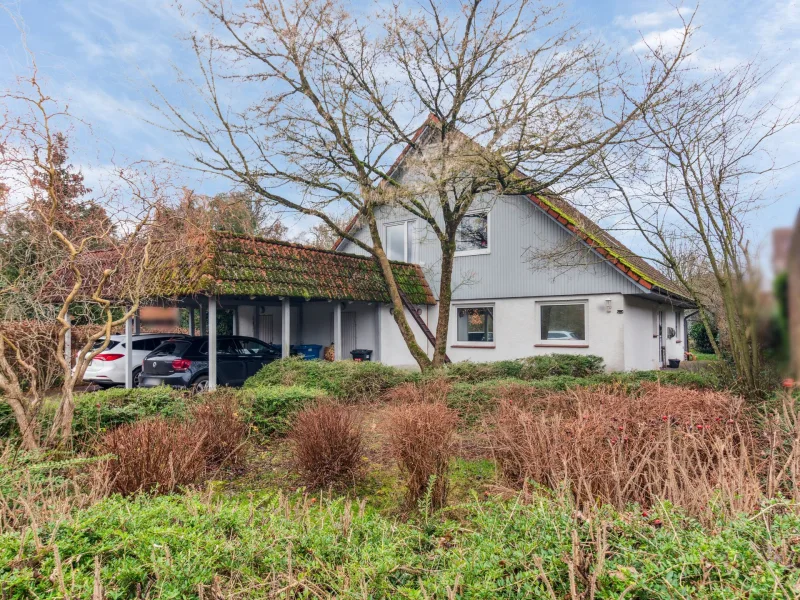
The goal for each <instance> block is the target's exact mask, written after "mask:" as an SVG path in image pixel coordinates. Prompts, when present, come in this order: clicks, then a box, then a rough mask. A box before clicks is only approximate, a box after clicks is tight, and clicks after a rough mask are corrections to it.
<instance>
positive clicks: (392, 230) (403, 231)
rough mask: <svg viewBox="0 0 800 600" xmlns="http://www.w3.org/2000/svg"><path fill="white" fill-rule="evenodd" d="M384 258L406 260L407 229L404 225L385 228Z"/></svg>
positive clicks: (398, 224)
mask: <svg viewBox="0 0 800 600" xmlns="http://www.w3.org/2000/svg"><path fill="white" fill-rule="evenodd" d="M386 256H387V257H389V260H402V261H406V260H408V227H407V226H406V224H405V223H397V224H396V225H387V226H386Z"/></svg>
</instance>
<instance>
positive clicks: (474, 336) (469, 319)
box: [456, 306, 494, 343]
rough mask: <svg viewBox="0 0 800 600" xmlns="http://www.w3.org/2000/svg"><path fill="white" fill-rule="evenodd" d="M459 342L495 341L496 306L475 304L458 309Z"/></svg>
mask: <svg viewBox="0 0 800 600" xmlns="http://www.w3.org/2000/svg"><path fill="white" fill-rule="evenodd" d="M456 314H457V319H458V335H457V340H458V341H459V342H477V343H481V342H483V343H486V342H494V308H493V307H491V306H475V307H469V308H459V309H458V311H457V313H456Z"/></svg>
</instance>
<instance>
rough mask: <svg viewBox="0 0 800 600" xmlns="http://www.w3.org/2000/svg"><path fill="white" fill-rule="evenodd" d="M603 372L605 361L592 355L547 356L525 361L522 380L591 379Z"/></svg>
mask: <svg viewBox="0 0 800 600" xmlns="http://www.w3.org/2000/svg"><path fill="white" fill-rule="evenodd" d="M602 372H603V359H602V358H600V357H599V356H594V355H592V354H589V355H582V354H545V355H542V356H531V357H530V358H526V359H523V361H522V369H521V371H520V378H521V379H528V380H532V379H544V378H545V377H552V376H558V375H566V376H569V377H589V376H590V375H597V374H599V373H602Z"/></svg>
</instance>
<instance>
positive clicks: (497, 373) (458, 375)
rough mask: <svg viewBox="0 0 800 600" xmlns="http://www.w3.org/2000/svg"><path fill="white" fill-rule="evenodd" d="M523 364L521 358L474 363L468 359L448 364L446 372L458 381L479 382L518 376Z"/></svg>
mask: <svg viewBox="0 0 800 600" xmlns="http://www.w3.org/2000/svg"><path fill="white" fill-rule="evenodd" d="M522 366H523V365H522V361H519V360H500V361H497V362H486V363H474V362H470V361H468V360H466V361H462V362H457V363H452V364H449V365H447V366H446V367H445V368H444V373H445V375H447V376H448V377H452V378H453V379H456V380H457V381H461V382H478V381H486V380H489V379H505V378H511V377H513V378H518V377H520V374H521V372H522Z"/></svg>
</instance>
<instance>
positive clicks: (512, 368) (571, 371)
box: [444, 354, 603, 383]
mask: <svg viewBox="0 0 800 600" xmlns="http://www.w3.org/2000/svg"><path fill="white" fill-rule="evenodd" d="M602 372H603V359H602V358H600V357H599V356H594V355H588V356H584V355H580V354H544V355H541V356H531V357H529V358H522V359H519V360H501V361H497V362H490V363H473V362H469V361H464V362H459V363H453V364H451V365H447V366H446V367H445V368H444V374H445V375H446V376H448V377H451V378H453V379H456V380H457V381H460V382H473V383H474V382H480V381H487V380H491V379H509V378H513V379H524V380H526V381H535V380H539V379H544V378H546V377H553V376H569V377H588V376H590V375H596V374H599V373H602Z"/></svg>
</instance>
